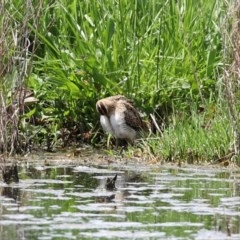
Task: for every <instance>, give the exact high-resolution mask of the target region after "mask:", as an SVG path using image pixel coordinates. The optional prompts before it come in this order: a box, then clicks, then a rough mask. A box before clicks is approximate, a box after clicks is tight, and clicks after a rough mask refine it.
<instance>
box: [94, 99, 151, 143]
mask: <svg viewBox="0 0 240 240" xmlns="http://www.w3.org/2000/svg"><path fill="white" fill-rule="evenodd" d="M96 110H97V112H98V113H99V114H100V123H101V126H102V128H103V130H104V131H105V132H108V133H110V134H111V135H113V136H114V137H115V138H116V139H117V140H118V139H125V140H126V141H127V142H128V143H133V142H134V141H135V139H136V138H138V137H139V136H140V133H141V131H147V130H148V125H147V123H146V122H145V121H143V120H142V118H141V116H140V113H139V111H138V110H137V109H136V108H135V106H134V102H133V101H132V100H130V99H128V98H127V97H125V96H123V95H115V96H110V97H107V98H103V99H100V100H98V101H97V103H96Z"/></svg>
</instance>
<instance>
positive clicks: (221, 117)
mask: <svg viewBox="0 0 240 240" xmlns="http://www.w3.org/2000/svg"><path fill="white" fill-rule="evenodd" d="M171 121H172V122H171V123H170V124H169V126H167V127H166V128H165V129H164V131H163V132H162V134H161V135H160V136H158V137H156V136H155V137H152V136H150V137H149V138H148V139H146V140H143V142H142V146H143V149H144V152H145V153H147V154H148V153H149V155H151V156H152V158H153V159H154V158H157V159H159V160H164V161H172V162H175V161H176V160H180V161H186V162H188V163H200V162H206V161H212V162H218V161H221V159H222V158H224V157H227V156H229V157H228V158H227V159H226V160H230V157H231V154H230V155H229V153H232V152H233V149H231V147H233V146H231V145H230V143H231V144H233V134H232V131H231V121H230V119H229V114H228V112H227V110H226V108H225V109H220V108H218V109H216V108H215V106H213V105H211V106H209V107H208V109H206V110H205V111H204V112H199V111H196V110H192V113H191V115H186V114H185V113H183V114H181V115H180V114H179V113H175V114H173V115H172V117H171Z"/></svg>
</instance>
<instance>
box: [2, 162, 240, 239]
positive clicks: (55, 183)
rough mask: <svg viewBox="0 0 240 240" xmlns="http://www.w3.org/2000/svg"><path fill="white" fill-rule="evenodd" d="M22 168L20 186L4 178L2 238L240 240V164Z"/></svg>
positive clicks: (33, 166) (71, 165) (24, 166)
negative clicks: (110, 186)
mask: <svg viewBox="0 0 240 240" xmlns="http://www.w3.org/2000/svg"><path fill="white" fill-rule="evenodd" d="M19 172H20V183H18V184H14V183H12V184H10V185H6V184H4V183H3V182H0V193H1V196H0V211H1V212H0V239H1V240H5V239H6V240H11V239H29V240H34V239H39V240H48V239H54V240H57V239H199V240H202V239H218V240H219V239H240V188H239V186H240V181H239V176H240V171H237V170H236V169H235V170H229V169H224V168H214V167H209V168H208V167H196V166H195V167H192V168H179V167H176V166H174V167H173V166H172V167H169V166H164V165H163V166H160V165H159V166H157V165H156V166H154V165H153V166H148V167H146V166H144V165H139V164H136V163H134V164H131V163H128V164H126V163H125V162H122V163H120V164H118V165H114V164H111V165H101V166H98V167H96V166H92V167H91V166H90V165H89V166H84V165H81V164H79V163H77V162H76V163H75V164H70V165H62V166H60V165H59V164H58V165H56V166H54V165H53V164H51V165H50V166H46V167H43V166H41V164H39V163H38V164H36V163H35V164H30V165H24V164H22V166H20V167H19ZM116 173H117V174H118V177H117V181H116V189H115V190H111V191H108V190H106V189H105V187H104V186H105V183H106V179H107V178H108V177H111V178H112V177H113V176H114V175H115V174H116Z"/></svg>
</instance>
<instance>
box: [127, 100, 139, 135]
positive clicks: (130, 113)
mask: <svg viewBox="0 0 240 240" xmlns="http://www.w3.org/2000/svg"><path fill="white" fill-rule="evenodd" d="M124 104H125V111H124V114H125V122H126V124H127V125H128V126H130V127H131V128H133V129H134V130H136V131H138V130H140V129H141V128H142V119H141V116H140V114H139V112H138V110H137V109H136V108H134V107H133V106H132V105H131V104H128V103H126V102H125V103H124Z"/></svg>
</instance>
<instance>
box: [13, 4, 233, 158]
mask: <svg viewBox="0 0 240 240" xmlns="http://www.w3.org/2000/svg"><path fill="white" fill-rule="evenodd" d="M42 3H43V11H42V12H41V14H40V19H39V24H40V28H38V30H37V31H36V28H35V26H34V24H33V23H32V22H31V21H29V28H30V30H31V31H32V32H33V33H36V34H37V37H38V49H37V51H36V53H35V54H34V58H33V59H34V61H33V69H32V72H31V74H30V76H29V79H28V82H27V85H28V87H29V88H31V89H32V90H33V91H34V93H35V96H36V97H37V98H38V99H39V100H40V101H39V104H38V105H37V106H35V107H34V109H31V111H29V112H28V113H26V115H24V116H23V120H25V119H30V120H31V119H32V118H34V119H37V120H38V121H40V122H41V124H42V126H43V128H44V130H39V128H37V129H38V130H36V131H34V130H32V133H31V134H32V135H36V137H39V138H42V136H45V135H48V137H50V138H52V141H55V142H57V141H58V139H59V138H61V136H63V135H64V131H65V130H66V129H68V130H70V132H71V133H73V132H74V134H76V135H77V136H78V137H76V141H79V139H82V135H81V134H82V133H84V132H87V131H89V130H92V131H93V132H96V131H97V129H98V127H99V121H98V115H97V113H96V111H95V103H96V101H97V100H98V99H100V98H102V97H105V96H109V95H114V94H124V95H126V96H128V97H130V98H133V99H134V101H135V102H136V106H137V107H138V108H139V109H140V110H141V111H142V112H144V113H146V114H147V115H148V114H150V113H153V112H154V113H155V114H156V117H157V118H158V117H163V116H164V117H165V119H167V120H168V122H169V124H168V125H167V127H166V128H165V130H164V132H163V136H161V137H159V138H158V139H157V140H151V139H148V140H147V141H146V142H145V144H147V145H149V146H150V147H151V148H152V149H153V151H154V153H155V154H158V155H161V156H162V157H163V158H168V157H169V156H173V157H176V158H178V157H181V158H182V159H184V158H189V156H191V155H192V156H193V157H196V158H199V159H210V158H213V157H214V156H221V155H222V154H226V152H227V151H228V148H229V145H230V143H231V139H232V135H231V131H230V128H231V127H230V125H231V124H230V122H229V120H228V117H227V114H226V111H224V114H223V113H222V112H221V111H220V110H219V109H221V107H220V106H221V104H222V103H221V99H222V92H221V88H219V86H222V83H221V79H222V78H221V74H222V73H221V72H222V70H223V60H222V59H223V57H222V32H221V30H222V29H221V26H222V25H221V23H222V21H223V20H224V18H225V15H226V12H227V8H228V6H227V5H226V3H225V2H223V1H220V0H209V1H204V0H198V1H192V0H179V1H175V0H167V1H166V0H160V1H156V0H149V1H145V0H134V1H127V0H116V1H109V0H86V1H77V0H73V1H67V0H56V1H53V2H52V1H51V2H49V1H43V2H42ZM18 4H19V3H18V2H17V1H16V2H14V1H13V4H12V5H11V7H9V8H8V10H9V13H12V15H13V17H15V18H16V22H18V21H19V22H21V21H23V20H24V15H23V14H22V13H21V12H20V11H18ZM36 6H37V5H34V3H33V7H36ZM219 96H220V98H219ZM210 103H211V104H210ZM210 105H211V106H213V107H212V108H214V111H215V112H214V114H213V113H209V112H211V111H210V110H209V109H208V106H210ZM191 106H195V109H193V108H192V107H191ZM201 106H205V108H206V109H205V110H204V111H203V112H202V113H197V112H198V109H199V108H200V107H201ZM176 109H177V110H176ZM180 113H181V114H180ZM30 122H31V121H30ZM27 125H29V122H28V123H27ZM25 128H26V127H25ZM27 128H28V129H31V128H30V127H28V126H27ZM21 130H22V131H24V127H23V128H22V129H21ZM25 130H26V129H25ZM39 132H41V133H42V135H41V136H40V135H39V134H38V133H39ZM28 134H29V133H28ZM96 139H97V138H96Z"/></svg>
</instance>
